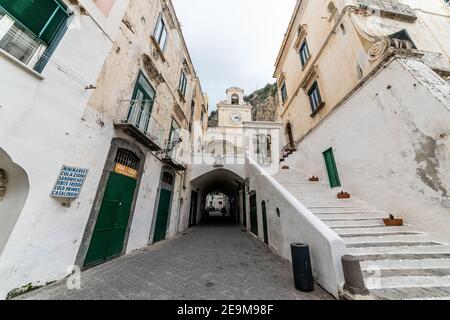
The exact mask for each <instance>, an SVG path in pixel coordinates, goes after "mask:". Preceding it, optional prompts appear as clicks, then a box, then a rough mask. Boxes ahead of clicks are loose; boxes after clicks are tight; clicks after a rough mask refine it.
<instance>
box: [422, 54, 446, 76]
mask: <svg viewBox="0 0 450 320" xmlns="http://www.w3.org/2000/svg"><path fill="white" fill-rule="evenodd" d="M419 53H421V54H423V57H422V61H423V63H425V64H426V65H427V66H428V67H430V68H431V69H432V70H434V71H435V72H437V73H439V74H443V75H446V76H448V75H450V63H449V62H448V60H447V59H446V58H445V56H444V55H443V54H442V53H439V52H429V51H419Z"/></svg>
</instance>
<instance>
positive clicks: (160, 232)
mask: <svg viewBox="0 0 450 320" xmlns="http://www.w3.org/2000/svg"><path fill="white" fill-rule="evenodd" d="M171 200H172V192H171V191H169V190H166V189H161V195H160V197H159V205H158V213H157V216H156V224H155V235H154V236H153V243H156V242H159V241H162V240H165V239H166V234H167V222H168V221H169V210H170V202H171Z"/></svg>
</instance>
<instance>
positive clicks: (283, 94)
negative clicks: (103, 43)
mask: <svg viewBox="0 0 450 320" xmlns="http://www.w3.org/2000/svg"><path fill="white" fill-rule="evenodd" d="M287 98H288V95H287V88H286V81H283V84H282V85H281V99H282V100H283V102H286V100H287Z"/></svg>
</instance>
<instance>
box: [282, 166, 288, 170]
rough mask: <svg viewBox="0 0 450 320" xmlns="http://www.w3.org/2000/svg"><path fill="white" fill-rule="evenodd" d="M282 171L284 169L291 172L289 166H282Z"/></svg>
mask: <svg viewBox="0 0 450 320" xmlns="http://www.w3.org/2000/svg"><path fill="white" fill-rule="evenodd" d="M281 169H283V170H289V169H290V168H289V166H282V167H281Z"/></svg>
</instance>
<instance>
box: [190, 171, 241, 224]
mask: <svg viewBox="0 0 450 320" xmlns="http://www.w3.org/2000/svg"><path fill="white" fill-rule="evenodd" d="M191 185H192V190H193V192H192V195H191V196H192V199H191V216H190V226H194V225H197V224H238V223H239V222H240V209H241V208H242V206H243V203H242V202H243V200H242V198H240V197H239V191H242V190H243V188H244V180H243V179H242V178H241V177H240V176H239V175H237V174H235V173H234V172H232V171H229V170H226V169H215V170H213V171H211V172H209V173H207V174H204V175H203V176H200V177H199V178H197V179H195V180H193V181H192V183H191ZM212 193H221V194H223V195H225V196H227V197H228V203H227V207H228V209H227V214H226V215H224V214H222V213H220V212H213V211H210V210H208V209H207V207H208V206H209V204H208V203H207V196H208V195H209V194H212Z"/></svg>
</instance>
